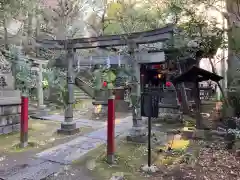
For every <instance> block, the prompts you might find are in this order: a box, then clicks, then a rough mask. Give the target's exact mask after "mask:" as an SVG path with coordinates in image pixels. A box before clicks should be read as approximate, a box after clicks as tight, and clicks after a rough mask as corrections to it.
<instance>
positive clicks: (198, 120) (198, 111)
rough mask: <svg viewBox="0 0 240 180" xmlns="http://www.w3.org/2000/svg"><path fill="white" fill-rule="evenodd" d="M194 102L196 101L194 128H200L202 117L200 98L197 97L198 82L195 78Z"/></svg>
mask: <svg viewBox="0 0 240 180" xmlns="http://www.w3.org/2000/svg"><path fill="white" fill-rule="evenodd" d="M194 89H195V90H194V91H195V93H194V94H195V96H194V97H195V103H196V128H197V129H201V128H202V117H201V100H200V97H199V83H198V81H197V80H195V88H194Z"/></svg>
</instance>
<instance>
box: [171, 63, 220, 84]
mask: <svg viewBox="0 0 240 180" xmlns="http://www.w3.org/2000/svg"><path fill="white" fill-rule="evenodd" d="M221 79H223V77H222V76H219V75H217V74H214V73H212V72H209V71H207V70H204V69H202V68H199V67H197V66H193V67H192V68H190V69H189V70H188V71H187V72H185V73H183V74H181V75H179V76H177V77H176V78H175V79H174V82H175V83H181V82H195V81H196V80H197V82H202V81H207V80H212V81H215V82H218V81H220V80H221Z"/></svg>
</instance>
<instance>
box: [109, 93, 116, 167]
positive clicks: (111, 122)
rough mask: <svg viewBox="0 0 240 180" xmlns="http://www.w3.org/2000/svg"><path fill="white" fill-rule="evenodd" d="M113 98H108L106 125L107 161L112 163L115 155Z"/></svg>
mask: <svg viewBox="0 0 240 180" xmlns="http://www.w3.org/2000/svg"><path fill="white" fill-rule="evenodd" d="M114 99H115V97H114V96H110V97H109V98H108V124H107V161H108V163H109V164H113V163H114V153H115V142H114V140H115V103H114V101H115V100H114Z"/></svg>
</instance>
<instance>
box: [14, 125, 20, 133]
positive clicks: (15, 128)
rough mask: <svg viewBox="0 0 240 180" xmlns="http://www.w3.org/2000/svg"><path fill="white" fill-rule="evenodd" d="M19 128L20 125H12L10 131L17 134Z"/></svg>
mask: <svg viewBox="0 0 240 180" xmlns="http://www.w3.org/2000/svg"><path fill="white" fill-rule="evenodd" d="M20 128H21V126H20V124H13V125H12V131H13V132H18V131H20Z"/></svg>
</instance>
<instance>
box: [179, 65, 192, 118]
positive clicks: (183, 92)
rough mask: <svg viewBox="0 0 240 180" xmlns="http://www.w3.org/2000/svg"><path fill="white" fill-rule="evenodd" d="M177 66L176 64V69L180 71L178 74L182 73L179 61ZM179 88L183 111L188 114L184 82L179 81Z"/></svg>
mask: <svg viewBox="0 0 240 180" xmlns="http://www.w3.org/2000/svg"><path fill="white" fill-rule="evenodd" d="M177 66H178V70H179V72H180V74H182V68H181V65H180V63H179V62H177ZM180 90H181V92H180V93H181V97H182V106H183V112H184V113H185V114H189V113H190V111H189V105H188V98H187V93H186V89H185V84H184V83H181V84H180Z"/></svg>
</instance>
